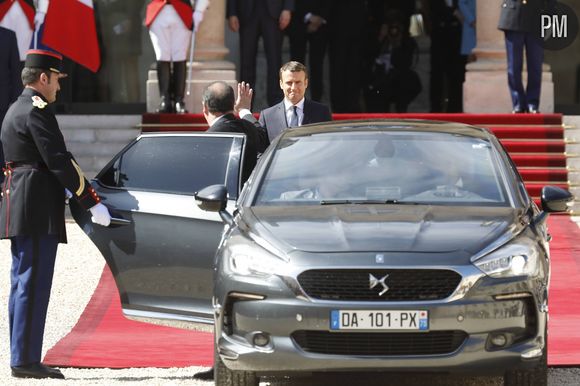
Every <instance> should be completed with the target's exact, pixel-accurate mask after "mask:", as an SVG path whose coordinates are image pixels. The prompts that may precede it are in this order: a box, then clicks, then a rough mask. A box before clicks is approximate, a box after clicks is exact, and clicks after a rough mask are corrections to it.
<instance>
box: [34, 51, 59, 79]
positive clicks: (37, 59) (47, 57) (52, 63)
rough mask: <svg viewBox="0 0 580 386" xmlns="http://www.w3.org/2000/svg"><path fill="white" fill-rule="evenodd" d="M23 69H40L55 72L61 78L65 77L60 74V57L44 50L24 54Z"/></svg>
mask: <svg viewBox="0 0 580 386" xmlns="http://www.w3.org/2000/svg"><path fill="white" fill-rule="evenodd" d="M24 67H28V68H41V69H43V70H49V71H52V72H56V73H57V74H60V75H61V76H66V74H63V73H61V72H60V70H61V68H62V55H60V54H59V53H57V52H54V51H46V50H29V51H28V52H27V54H26V61H25V62H24Z"/></svg>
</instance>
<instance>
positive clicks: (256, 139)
mask: <svg viewBox="0 0 580 386" xmlns="http://www.w3.org/2000/svg"><path fill="white" fill-rule="evenodd" d="M234 103H235V96H234V89H233V88H232V87H231V86H229V85H228V84H227V83H225V82H221V81H217V82H213V83H211V84H210V85H209V86H207V87H206V88H205V90H204V91H203V95H202V104H203V109H202V112H203V116H204V117H205V120H206V121H207V123H208V125H209V129H208V130H207V131H208V132H216V133H243V134H246V141H247V144H246V150H245V157H244V165H243V169H242V184H243V183H244V182H246V180H247V179H248V177H250V174H252V170H254V166H256V161H257V159H258V154H261V153H263V152H264V150H266V147H268V138H267V135H266V132H265V130H264V129H262V128H261V127H259V126H256V125H252V124H251V123H250V122H248V121H246V120H243V119H237V118H236V117H235V116H234Z"/></svg>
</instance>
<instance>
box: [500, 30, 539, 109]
mask: <svg viewBox="0 0 580 386" xmlns="http://www.w3.org/2000/svg"><path fill="white" fill-rule="evenodd" d="M505 45H506V52H507V66H508V84H509V88H510V94H511V97H512V105H513V108H514V110H527V109H533V110H538V107H539V105H540V91H541V88H542V62H543V61H544V48H543V47H542V42H541V40H540V38H539V37H537V36H535V35H534V34H532V33H528V32H520V31H505ZM524 48H525V51H526V65H527V68H528V83H527V86H526V90H525V91H524V85H523V82H522V69H523V62H524Z"/></svg>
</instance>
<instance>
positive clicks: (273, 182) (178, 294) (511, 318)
mask: <svg viewBox="0 0 580 386" xmlns="http://www.w3.org/2000/svg"><path fill="white" fill-rule="evenodd" d="M212 146H213V147H212ZM243 146H244V137H243V136H242V135H235V134H232V135H227V134H226V135H215V134H213V135H212V134H205V133H204V134H189V135H188V134H158V135H146V136H142V137H140V138H138V139H137V140H136V141H135V142H134V143H133V144H131V145H129V146H128V147H127V148H126V149H125V150H123V151H122V152H121V154H120V155H119V156H118V157H116V159H115V160H113V161H112V162H111V164H109V166H108V167H106V168H105V169H104V170H103V172H101V173H100V174H99V176H97V179H96V181H95V182H94V185H95V187H96V189H97V191H98V193H99V195H101V196H102V197H104V198H105V201H104V202H105V204H107V205H108V206H109V207H110V208H112V210H113V212H114V214H115V216H116V217H119V218H121V217H122V218H123V219H124V220H125V221H127V220H128V221H129V222H130V223H129V224H126V225H124V226H119V225H116V227H113V228H102V227H99V226H91V225H90V221H87V219H86V218H84V219H82V218H80V217H78V214H77V221H78V222H79V223H80V224H81V225H82V226H83V227H84V228H85V230H86V231H87V233H88V234H89V235H90V236H91V238H92V239H93V240H94V241H95V243H96V244H97V246H98V247H99V248H100V249H101V251H102V252H103V255H104V256H105V258H106V259H107V262H108V264H109V265H110V266H111V268H112V270H113V272H114V274H115V278H116V281H117V284H118V286H119V290H120V294H121V299H122V303H123V310H124V312H125V314H126V315H128V316H130V317H137V318H169V319H174V320H182V321H189V322H204V321H205V322H208V321H209V322H211V321H212V320H211V319H212V317H213V318H214V319H215V336H216V345H215V347H216V353H217V355H216V364H215V365H216V384H218V385H257V383H258V381H259V378H260V376H263V375H268V376H286V375H294V374H299V373H312V372H319V371H365V372H368V371H373V372H375V371H438V372H440V371H443V372H461V373H470V374H486V375H490V374H504V378H505V383H506V384H507V385H545V384H546V382H547V381H546V371H547V370H546V357H547V355H546V353H547V346H546V342H547V340H546V336H547V335H546V334H547V310H548V307H547V302H548V297H547V295H548V284H549V272H550V269H549V266H550V262H549V248H548V240H549V236H548V235H547V230H546V225H545V220H546V217H547V213H548V212H559V211H565V210H566V207H567V203H568V202H569V201H570V200H571V195H570V194H569V193H568V192H566V191H563V190H561V189H559V188H554V187H546V188H544V190H543V191H542V208H543V211H540V210H539V209H538V207H537V206H536V204H535V203H534V202H533V201H532V200H531V199H530V197H529V196H528V194H527V192H526V190H525V187H524V184H523V182H522V180H521V178H520V176H519V174H518V172H517V170H516V168H515V166H514V165H513V163H512V162H511V160H510V159H509V157H508V156H507V154H506V153H505V151H504V150H503V148H502V147H501V145H500V144H499V142H498V141H497V139H496V138H495V137H494V136H493V135H492V134H491V133H490V132H489V131H487V130H485V129H479V128H474V127H470V126H465V125H460V124H450V123H443V122H427V121H374V122H361V121H358V122H340V123H328V124H321V125H312V126H305V127H301V128H297V129H290V130H287V131H286V132H284V133H283V134H282V135H281V136H280V137H278V139H277V140H275V141H274V142H273V143H272V145H271V146H270V148H269V149H268V151H267V152H266V153H265V154H264V155H263V156H262V157H261V159H260V161H259V163H258V166H257V167H256V169H255V171H254V173H253V175H252V177H251V178H250V180H249V181H248V183H247V184H246V185H245V187H244V188H243V190H242V191H241V194H240V195H239V197H238V195H237V192H238V189H239V188H238V186H239V170H240V165H241V163H242V162H243V157H242V156H241V155H242V154H243ZM206 185H210V186H208V187H207V188H204V189H202V188H203V187H204V186H206ZM196 191H199V193H198V194H197V195H196V199H197V200H198V204H199V205H200V207H201V208H202V209H204V210H206V211H207V212H202V211H200V210H199V209H197V208H196V207H195V205H194V203H193V197H192V194H193V192H196ZM233 200H237V202H236V203H235V205H234V202H233ZM75 212H76V211H75ZM219 217H221V218H222V219H223V221H224V223H225V224H226V225H225V228H223V227H222V225H221V224H220V223H219V222H218V221H219ZM122 223H123V222H122V220H119V221H117V224H122ZM222 229H223V233H222ZM218 243H219V245H218ZM216 247H217V254H215V261H214V251H215V250H216ZM212 270H213V279H214V282H213V283H212V280H211V277H212V274H211V271H212ZM212 287H213V288H212ZM212 294H213V300H212V303H211V307H210V298H212Z"/></svg>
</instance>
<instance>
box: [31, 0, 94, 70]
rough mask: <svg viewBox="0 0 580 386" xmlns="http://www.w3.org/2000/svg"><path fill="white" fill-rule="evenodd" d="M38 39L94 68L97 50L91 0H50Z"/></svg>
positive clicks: (76, 60) (85, 65)
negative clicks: (40, 38)
mask: <svg viewBox="0 0 580 386" xmlns="http://www.w3.org/2000/svg"><path fill="white" fill-rule="evenodd" d="M42 43H43V44H45V45H47V46H48V47H50V48H52V49H53V50H56V51H58V52H60V53H61V54H63V55H64V56H66V57H68V58H69V59H71V60H72V61H74V62H76V63H78V64H80V65H82V66H84V67H86V68H88V69H89V70H91V71H92V72H97V70H98V69H99V67H100V66H101V53H100V52H99V43H98V40H97V29H96V26H95V12H94V9H93V1H92V0H51V1H50V4H49V6H48V11H47V12H46V18H45V20H44V31H43V34H42Z"/></svg>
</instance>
